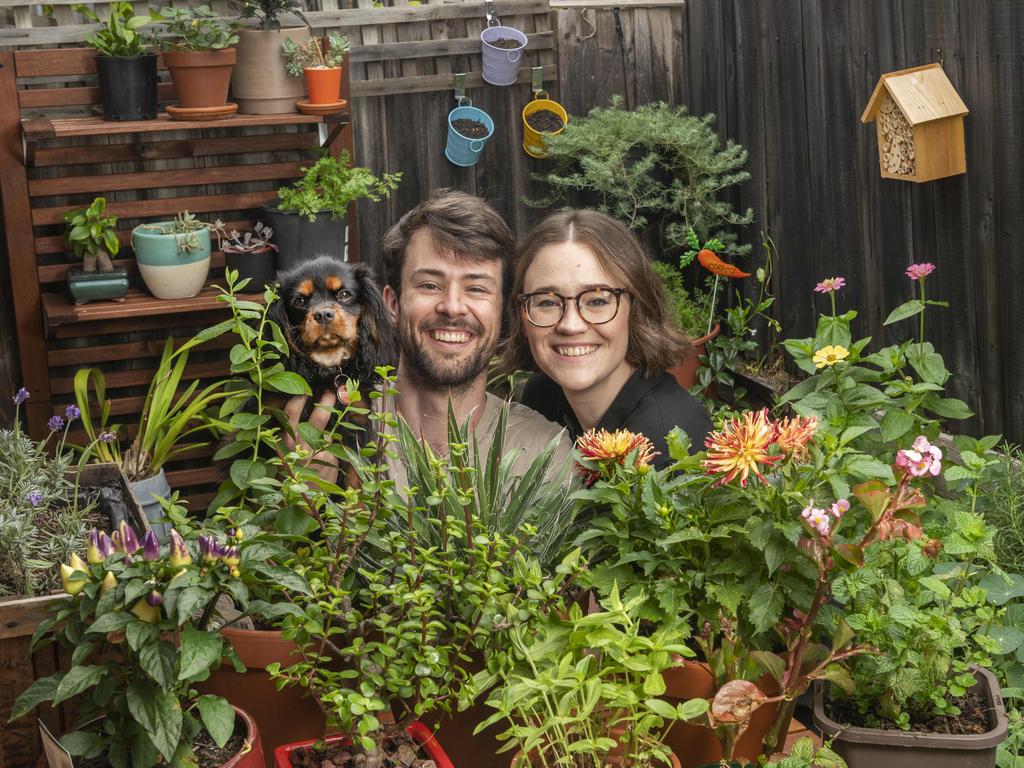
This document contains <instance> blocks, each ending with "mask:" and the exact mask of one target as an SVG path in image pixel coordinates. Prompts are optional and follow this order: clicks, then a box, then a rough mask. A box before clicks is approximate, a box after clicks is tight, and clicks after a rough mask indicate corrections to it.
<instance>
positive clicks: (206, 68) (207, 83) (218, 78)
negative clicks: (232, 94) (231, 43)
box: [164, 48, 236, 109]
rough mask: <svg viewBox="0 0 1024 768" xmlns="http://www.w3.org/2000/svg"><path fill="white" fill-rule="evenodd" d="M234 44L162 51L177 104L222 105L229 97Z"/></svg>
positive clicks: (186, 105) (197, 105)
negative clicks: (204, 48) (226, 46)
mask: <svg viewBox="0 0 1024 768" xmlns="http://www.w3.org/2000/svg"><path fill="white" fill-rule="evenodd" d="M235 58H236V52H235V49H234V48H224V49H221V50H219V51H165V52H164V63H165V64H167V69H168V70H169V71H170V73H171V80H173V81H174V92H175V93H176V94H177V96H178V104H179V106H180V107H183V108H184V109H210V108H212V107H223V106H224V105H225V104H226V103H227V100H228V84H229V83H230V82H231V69H232V68H233V67H234V66H235Z"/></svg>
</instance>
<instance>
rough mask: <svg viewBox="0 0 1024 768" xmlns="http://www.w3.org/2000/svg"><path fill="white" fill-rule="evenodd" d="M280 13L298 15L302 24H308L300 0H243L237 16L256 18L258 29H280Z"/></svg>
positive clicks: (244, 18)
mask: <svg viewBox="0 0 1024 768" xmlns="http://www.w3.org/2000/svg"><path fill="white" fill-rule="evenodd" d="M282 13H291V14H293V15H295V16H298V17H299V19H300V20H301V21H302V23H303V24H305V25H306V26H307V27H308V26H309V21H308V20H307V19H306V14H305V13H304V9H303V7H302V2H301V0H245V2H244V3H243V4H242V8H241V11H240V12H239V18H240V19H242V20H243V21H246V20H249V19H256V21H257V23H258V24H259V28H260V29H280V28H281V20H280V19H279V18H278V17H279V16H280V15H281V14H282Z"/></svg>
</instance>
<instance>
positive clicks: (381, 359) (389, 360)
mask: <svg viewBox="0 0 1024 768" xmlns="http://www.w3.org/2000/svg"><path fill="white" fill-rule="evenodd" d="M352 268H353V272H354V274H355V277H356V280H357V281H358V282H359V296H360V300H361V301H360V303H361V304H362V307H363V311H362V312H361V313H360V315H359V348H358V349H357V350H356V359H355V364H356V370H355V376H356V378H357V379H358V380H359V381H372V380H373V379H374V378H375V376H374V372H373V369H374V368H375V367H377V366H378V365H391V366H396V365H398V343H397V341H396V339H395V330H394V328H393V326H392V324H391V322H390V321H389V320H388V315H387V311H386V310H385V308H384V297H383V296H382V295H381V292H380V288H378V287H377V278H376V275H375V274H374V272H373V269H372V268H371V267H370V266H369V265H367V264H353V265H352Z"/></svg>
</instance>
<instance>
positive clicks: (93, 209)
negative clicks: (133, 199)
mask: <svg viewBox="0 0 1024 768" xmlns="http://www.w3.org/2000/svg"><path fill="white" fill-rule="evenodd" d="M111 15H113V10H111ZM106 208H107V201H106V199H105V198H102V197H97V198H96V199H95V200H93V201H92V203H91V204H90V205H89V207H88V208H80V209H78V210H76V211H68V212H67V213H65V214H64V221H66V222H67V225H68V228H67V231H66V232H65V233H64V240H65V241H66V242H67V243H68V245H70V246H71V247H72V248H73V249H74V252H75V256H77V257H78V258H80V259H82V260H83V265H82V268H83V269H84V270H85V271H86V272H96V271H97V270H98V271H100V272H113V271H114V265H113V263H112V262H111V261H110V259H111V257H112V256H116V255H117V253H118V251H120V250H121V242H120V241H119V240H118V239H117V216H106V215H104V211H106Z"/></svg>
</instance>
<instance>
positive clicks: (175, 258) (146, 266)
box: [132, 221, 210, 299]
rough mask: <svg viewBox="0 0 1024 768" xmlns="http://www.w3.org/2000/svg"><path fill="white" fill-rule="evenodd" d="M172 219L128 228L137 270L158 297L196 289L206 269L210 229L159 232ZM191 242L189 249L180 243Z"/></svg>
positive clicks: (181, 294)
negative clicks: (172, 232)
mask: <svg viewBox="0 0 1024 768" xmlns="http://www.w3.org/2000/svg"><path fill="white" fill-rule="evenodd" d="M173 226H174V222H171V221H161V222H157V223H155V224H142V225H140V226H138V227H136V228H135V229H134V230H132V248H133V249H134V251H135V261H136V262H138V265H139V273H140V274H141V275H142V279H143V281H144V282H145V283H146V287H147V288H148V289H149V292H150V293H152V294H153V295H154V296H156V297H157V298H158V299H186V298H189V297H191V296H195V295H196V294H197V293H199V292H200V291H201V290H202V289H203V286H204V285H205V284H206V276H207V275H208V274H209V272H210V230H208V229H205V228H204V229H200V230H198V231H196V232H190V233H188V234H163V232H161V231H159V229H158V228H163V229H164V230H165V231H169V230H170V229H171V228H172V227H173ZM189 242H191V243H192V244H193V247H192V248H191V249H189V248H188V247H184V244H186V243H189Z"/></svg>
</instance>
